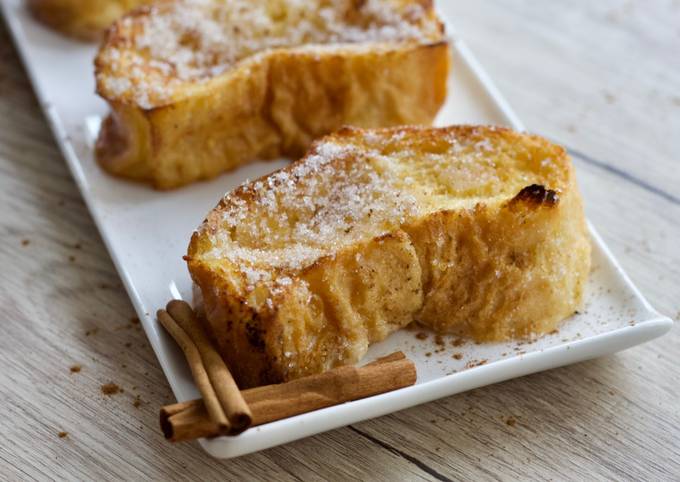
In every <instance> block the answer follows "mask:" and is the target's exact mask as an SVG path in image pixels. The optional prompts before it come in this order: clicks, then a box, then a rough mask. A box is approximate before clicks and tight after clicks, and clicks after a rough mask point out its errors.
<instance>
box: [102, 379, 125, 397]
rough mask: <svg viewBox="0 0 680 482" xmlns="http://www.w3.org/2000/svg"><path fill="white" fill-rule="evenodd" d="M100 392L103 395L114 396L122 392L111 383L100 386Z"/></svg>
mask: <svg viewBox="0 0 680 482" xmlns="http://www.w3.org/2000/svg"><path fill="white" fill-rule="evenodd" d="M101 390H102V393H103V394H104V395H115V394H117V393H121V392H122V391H123V390H121V388H120V387H119V386H118V385H116V384H115V383H113V382H111V383H106V384H104V385H102V386H101Z"/></svg>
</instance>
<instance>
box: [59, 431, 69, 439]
mask: <svg viewBox="0 0 680 482" xmlns="http://www.w3.org/2000/svg"><path fill="white" fill-rule="evenodd" d="M57 435H58V436H59V438H66V437H68V432H59V433H58V434H57Z"/></svg>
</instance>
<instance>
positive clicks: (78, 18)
mask: <svg viewBox="0 0 680 482" xmlns="http://www.w3.org/2000/svg"><path fill="white" fill-rule="evenodd" d="M151 1H152V0H28V7H29V9H30V10H31V13H33V16H35V17H36V18H37V19H38V20H40V21H41V22H43V23H45V24H47V25H49V26H50V27H52V28H54V29H55V30H59V31H60V32H62V33H64V34H66V35H70V36H72V37H77V38H79V39H82V40H95V39H98V38H100V37H101V35H102V34H103V33H104V30H105V29H106V28H107V27H108V26H109V25H111V24H112V23H113V22H114V20H117V19H118V18H120V17H121V16H122V15H123V14H125V13H127V12H129V11H130V10H132V9H133V8H136V7H139V6H140V5H146V4H148V3H151Z"/></svg>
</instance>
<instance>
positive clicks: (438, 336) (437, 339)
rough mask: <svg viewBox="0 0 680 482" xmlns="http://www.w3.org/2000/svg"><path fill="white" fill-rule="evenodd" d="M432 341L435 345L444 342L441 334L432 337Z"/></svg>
mask: <svg viewBox="0 0 680 482" xmlns="http://www.w3.org/2000/svg"><path fill="white" fill-rule="evenodd" d="M434 342H435V343H436V344H437V345H443V344H444V343H445V342H444V338H443V337H442V336H441V335H437V336H435V337H434Z"/></svg>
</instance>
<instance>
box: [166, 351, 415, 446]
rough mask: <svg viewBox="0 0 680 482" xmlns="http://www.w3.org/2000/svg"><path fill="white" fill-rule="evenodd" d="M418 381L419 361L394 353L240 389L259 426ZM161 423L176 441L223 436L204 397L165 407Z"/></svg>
mask: <svg viewBox="0 0 680 482" xmlns="http://www.w3.org/2000/svg"><path fill="white" fill-rule="evenodd" d="M415 382H416V369H415V365H414V364H413V362H412V361H410V360H409V359H407V358H406V357H405V355H404V354H403V353H402V352H396V353H393V354H391V355H388V356H386V357H383V358H381V359H378V360H376V361H375V362H372V363H369V364H368V365H365V366H363V367H340V368H336V369H333V370H330V371H328V372H325V373H322V374H319V375H311V376H308V377H304V378H299V379H297V380H293V381H290V382H287V383H281V384H278V385H267V386H263V387H257V388H251V389H248V390H244V391H243V392H241V393H242V394H243V398H244V399H245V401H246V402H247V403H248V406H249V407H250V409H251V411H252V415H253V423H252V425H253V426H256V425H262V424H264V423H267V422H273V421H275V420H280V419H283V418H287V417H292V416H294V415H299V414H302V413H306V412H311V411H313V410H318V409H320V408H324V407H329V406H331V405H337V404H340V403H343V402H348V401H351V400H358V399H361V398H366V397H370V396H372V395H378V394H380V393H385V392H389V391H392V390H396V389H398V388H403V387H406V386H409V385H413V384H414V383H415ZM160 423H161V429H162V431H163V433H164V435H165V437H166V438H167V439H168V440H170V441H172V442H181V441H186V440H192V439H196V438H201V437H214V436H217V435H221V433H219V431H218V430H217V427H216V426H215V424H214V423H213V422H212V421H211V419H210V417H208V414H207V411H206V406H205V404H204V402H203V400H200V399H199V400H190V401H187V402H181V403H175V404H173V405H167V406H165V407H163V408H161V412H160Z"/></svg>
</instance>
